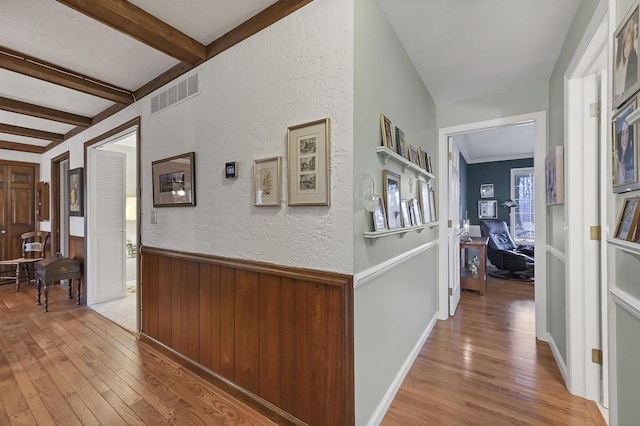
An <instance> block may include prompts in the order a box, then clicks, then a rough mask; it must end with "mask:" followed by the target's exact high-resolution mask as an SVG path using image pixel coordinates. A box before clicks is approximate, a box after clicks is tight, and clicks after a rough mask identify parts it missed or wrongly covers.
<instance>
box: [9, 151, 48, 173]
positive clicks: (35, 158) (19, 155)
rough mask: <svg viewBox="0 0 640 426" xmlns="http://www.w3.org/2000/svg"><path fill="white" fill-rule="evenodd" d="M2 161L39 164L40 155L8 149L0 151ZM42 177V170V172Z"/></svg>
mask: <svg viewBox="0 0 640 426" xmlns="http://www.w3.org/2000/svg"><path fill="white" fill-rule="evenodd" d="M0 160H4V161H22V162H24V163H39V162H40V154H33V153H31V152H20V151H10V150H8V149H0ZM40 176H42V170H40Z"/></svg>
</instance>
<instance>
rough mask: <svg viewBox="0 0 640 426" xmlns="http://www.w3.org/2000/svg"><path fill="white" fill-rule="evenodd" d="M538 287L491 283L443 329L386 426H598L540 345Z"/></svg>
mask: <svg viewBox="0 0 640 426" xmlns="http://www.w3.org/2000/svg"><path fill="white" fill-rule="evenodd" d="M533 292H534V287H533V285H530V284H523V283H520V282H514V281H508V280H500V279H495V278H490V279H489V283H488V286H487V292H486V295H485V296H480V295H479V294H478V293H476V292H463V294H462V298H461V302H460V306H459V307H458V311H457V312H456V315H455V316H454V317H452V318H449V320H447V321H439V322H438V323H437V324H436V326H435V328H434V330H433V331H432V333H431V335H430V336H429V339H428V340H427V342H426V343H425V345H424V346H423V348H422V350H421V352H420V354H419V355H418V358H417V359H416V361H415V362H414V364H413V366H412V368H411V370H410V371H409V373H408V375H407V377H406V378H405V380H404V382H403V384H402V386H401V387H400V390H399V391H398V393H397V394H396V397H395V399H394V401H393V402H392V404H391V406H390V407H389V410H388V411H387V414H386V416H385V418H384V420H383V421H382V424H383V425H400V424H402V425H409V424H428V425H431V424H434V425H438V424H442V425H450V424H455V425H480V424H483V425H484V424H486V425H489V424H490V425H509V426H511V425H557V426H562V425H581V426H587V425H593V424H594V422H593V420H592V416H591V414H590V412H589V410H588V409H587V406H586V405H585V400H584V399H582V398H578V397H576V396H573V395H571V394H570V393H569V392H568V391H567V389H566V387H565V385H564V382H563V379H562V375H561V374H560V371H559V370H558V367H557V365H556V363H555V359H554V357H553V354H552V353H551V350H550V348H549V345H548V344H546V343H545V342H540V341H537V340H536V338H535V306H534V300H533Z"/></svg>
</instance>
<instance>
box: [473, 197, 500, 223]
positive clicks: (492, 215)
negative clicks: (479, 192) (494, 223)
mask: <svg viewBox="0 0 640 426" xmlns="http://www.w3.org/2000/svg"><path fill="white" fill-rule="evenodd" d="M497 218H498V201H497V200H480V201H478V219H497Z"/></svg>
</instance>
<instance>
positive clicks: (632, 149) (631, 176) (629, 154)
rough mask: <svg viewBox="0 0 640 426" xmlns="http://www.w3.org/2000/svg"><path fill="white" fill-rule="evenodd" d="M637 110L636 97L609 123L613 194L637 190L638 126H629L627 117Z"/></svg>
mask: <svg viewBox="0 0 640 426" xmlns="http://www.w3.org/2000/svg"><path fill="white" fill-rule="evenodd" d="M636 108H637V97H636V98H635V99H633V100H632V101H631V102H630V103H628V104H627V105H625V106H624V107H623V108H622V109H621V111H620V112H619V113H618V114H617V115H615V116H614V117H613V119H612V123H611V132H612V135H611V140H612V141H613V143H612V147H613V170H612V174H613V192H626V191H629V190H632V189H638V188H639V187H640V186H639V181H638V149H637V143H636V133H637V129H638V126H637V125H635V124H634V125H631V126H630V125H629V124H628V123H627V117H628V116H629V114H631V113H632V112H633V111H635V110H636Z"/></svg>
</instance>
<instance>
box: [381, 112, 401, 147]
mask: <svg viewBox="0 0 640 426" xmlns="http://www.w3.org/2000/svg"><path fill="white" fill-rule="evenodd" d="M380 131H381V132H382V146H386V147H387V148H389V149H390V150H391V151H395V152H398V149H397V148H396V144H395V143H394V141H393V125H392V124H391V120H389V119H388V118H387V117H385V116H384V114H380Z"/></svg>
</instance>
